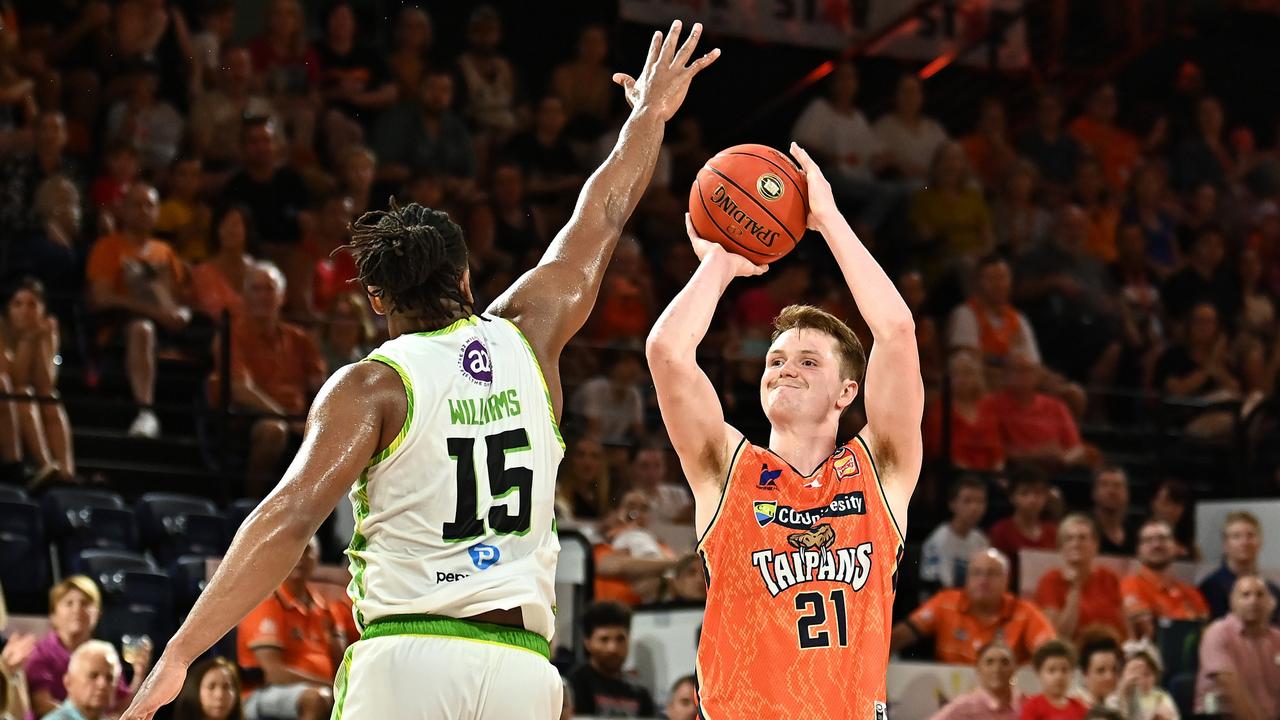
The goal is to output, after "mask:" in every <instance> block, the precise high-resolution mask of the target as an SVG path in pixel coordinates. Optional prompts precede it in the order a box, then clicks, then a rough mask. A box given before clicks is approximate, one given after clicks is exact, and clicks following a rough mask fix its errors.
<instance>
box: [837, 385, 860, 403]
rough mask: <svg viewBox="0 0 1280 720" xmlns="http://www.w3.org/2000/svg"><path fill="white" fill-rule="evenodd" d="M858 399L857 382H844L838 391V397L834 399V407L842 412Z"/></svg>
mask: <svg viewBox="0 0 1280 720" xmlns="http://www.w3.org/2000/svg"><path fill="white" fill-rule="evenodd" d="M857 397H858V381H857V380H845V381H844V387H842V388H841V389H840V396H839V397H837V398H836V407H838V408H840V409H841V410H844V409H845V408H847V407H849V406H850V405H852V404H853V401H854V400H855V399H857Z"/></svg>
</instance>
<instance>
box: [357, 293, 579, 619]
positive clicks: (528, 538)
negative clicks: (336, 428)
mask: <svg viewBox="0 0 1280 720" xmlns="http://www.w3.org/2000/svg"><path fill="white" fill-rule="evenodd" d="M367 360H368V361H376V362H382V363H385V364H387V365H389V366H390V367H392V368H394V369H395V370H396V372H398V373H399V374H400V378H401V379H402V380H403V381H404V387H405V392H406V394H407V395H408V401H409V402H408V414H407V415H406V417H405V423H404V427H403V428H402V429H401V431H400V434H399V435H398V436H397V437H396V439H395V440H394V441H393V442H392V443H391V445H390V446H389V447H387V449H385V450H383V451H382V452H381V453H379V454H378V456H377V457H375V458H373V460H371V461H370V462H369V465H368V467H367V468H366V469H365V471H364V472H363V473H361V475H360V479H359V481H358V482H357V483H356V485H355V486H354V487H353V488H352V490H351V504H352V506H353V508H354V512H355V532H354V534H353V536H352V539H351V547H350V549H348V550H347V555H348V556H349V557H350V565H351V575H352V581H351V585H350V587H349V588H348V591H349V592H350V594H351V597H352V600H353V601H354V603H355V611H356V622H357V623H358V624H359V625H360V627H361V628H363V627H364V625H365V624H366V623H368V622H370V621H372V620H375V619H377V618H381V617H386V616H389V615H405V614H433V615H446V616H450V617H459V618H462V617H469V616H472V615H478V614H480V613H483V612H487V611H490V610H500V609H508V608H520V609H521V610H522V611H523V612H524V624H525V628H526V629H528V630H531V631H533V632H536V633H538V634H539V635H542V636H543V637H545V638H547V639H548V640H550V639H551V634H552V631H553V629H554V627H555V622H554V613H555V566H556V556H557V555H558V554H559V552H560V542H559V540H558V539H557V537H556V526H555V517H554V506H555V482H556V469H557V467H558V466H559V464H560V460H561V458H562V457H564V441H563V440H562V439H561V437H560V430H559V428H558V427H557V426H556V422H555V416H554V415H553V413H552V410H551V395H550V393H549V392H548V391H547V385H546V382H545V380H544V379H543V377H542V370H541V368H540V367H539V365H538V361H537V359H536V357H535V356H534V354H533V350H532V348H530V347H529V343H528V341H527V340H525V338H524V335H522V334H521V332H520V330H519V329H518V328H516V326H515V325H513V324H512V323H511V322H510V321H508V320H505V319H503V318H498V317H494V316H490V315H481V316H474V315H473V316H471V317H469V318H466V319H463V320H459V321H457V322H455V323H454V324H452V325H450V326H449V327H447V328H444V329H443V330H437V331H434V332H423V333H414V334H409V335H401V336H400V337H398V338H396V339H394V340H391V341H389V342H387V343H384V344H383V345H382V346H381V347H380V348H378V349H377V350H375V351H374V352H373V353H371V354H370V355H369V357H368V358H367Z"/></svg>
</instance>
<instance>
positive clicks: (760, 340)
mask: <svg viewBox="0 0 1280 720" xmlns="http://www.w3.org/2000/svg"><path fill="white" fill-rule="evenodd" d="M812 280H813V271H812V269H810V268H809V267H808V265H807V264H806V263H803V262H792V263H787V264H786V265H783V266H782V267H780V268H778V270H777V274H776V275H774V276H773V277H772V278H769V279H767V280H766V282H765V283H764V284H763V285H756V286H755V287H752V288H751V289H749V290H745V291H743V293H742V294H741V295H739V296H738V299H737V300H736V301H735V302H734V304H733V311H732V315H731V316H730V321H729V322H730V324H731V326H732V328H733V329H734V330H735V331H737V332H739V333H740V334H741V340H740V341H739V342H740V343H741V346H740V347H739V348H738V349H737V356H738V357H740V358H761V359H763V358H764V355H765V353H766V352H767V351H768V349H769V342H770V341H769V337H770V335H771V334H772V333H773V319H774V318H776V317H778V313H780V312H782V309H783V308H784V307H786V306H788V305H792V304H794V303H798V302H801V301H803V300H804V298H805V293H806V292H808V291H809V288H810V286H811V285H812ZM757 380H759V378H757ZM756 384H757V385H758V384H759V383H758V382H757V383H756ZM758 390H759V388H757V391H758Z"/></svg>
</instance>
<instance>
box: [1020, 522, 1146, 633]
mask: <svg viewBox="0 0 1280 720" xmlns="http://www.w3.org/2000/svg"><path fill="white" fill-rule="evenodd" d="M1058 551H1059V555H1060V557H1061V558H1062V565H1061V566H1060V567H1055V568H1053V569H1052V570H1050V571H1049V572H1047V573H1045V574H1044V575H1043V576H1041V577H1040V581H1039V582H1038V583H1037V584H1036V592H1035V603H1036V605H1038V606H1039V607H1040V609H1041V610H1043V611H1044V614H1045V616H1046V617H1048V618H1049V621H1050V622H1052V623H1053V625H1054V627H1055V628H1056V629H1057V630H1058V635H1059V636H1060V637H1064V638H1069V639H1072V640H1073V641H1075V642H1080V641H1082V640H1084V639H1085V638H1086V637H1087V636H1089V635H1091V634H1094V633H1097V632H1098V631H1099V630H1101V631H1102V632H1105V633H1107V634H1109V635H1111V636H1113V637H1115V638H1118V639H1124V638H1126V637H1128V636H1129V628H1128V627H1127V626H1126V625H1125V617H1124V612H1123V611H1122V610H1121V604H1120V602H1121V600H1120V577H1119V576H1117V575H1116V574H1115V573H1114V572H1112V571H1111V570H1110V569H1108V568H1106V567H1104V566H1102V565H1099V564H1097V563H1095V562H1094V561H1095V560H1096V559H1097V557H1098V530H1097V527H1096V526H1094V524H1093V521H1092V520H1090V519H1089V518H1088V516H1086V515H1079V514H1073V515H1068V516H1067V517H1065V518H1063V519H1062V522H1061V523H1060V524H1059V525H1058Z"/></svg>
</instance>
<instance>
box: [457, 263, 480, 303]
mask: <svg viewBox="0 0 1280 720" xmlns="http://www.w3.org/2000/svg"><path fill="white" fill-rule="evenodd" d="M458 287H460V288H461V289H462V297H464V298H466V299H467V302H469V303H473V304H474V303H475V301H476V298H475V296H474V295H472V294H471V266H470V265H468V266H467V267H465V268H463V270H462V280H460V281H459V282H458Z"/></svg>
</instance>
